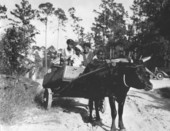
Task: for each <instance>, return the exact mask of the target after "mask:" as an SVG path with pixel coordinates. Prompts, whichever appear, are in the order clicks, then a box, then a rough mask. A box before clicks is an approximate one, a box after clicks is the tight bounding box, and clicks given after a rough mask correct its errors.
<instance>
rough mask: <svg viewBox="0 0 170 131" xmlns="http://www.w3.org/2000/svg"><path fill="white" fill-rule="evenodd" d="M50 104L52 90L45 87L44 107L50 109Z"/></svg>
mask: <svg viewBox="0 0 170 131" xmlns="http://www.w3.org/2000/svg"><path fill="white" fill-rule="evenodd" d="M51 105H52V91H51V89H50V88H46V89H45V91H44V107H45V109H47V110H48V109H50V108H51Z"/></svg>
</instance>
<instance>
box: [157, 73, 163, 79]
mask: <svg viewBox="0 0 170 131" xmlns="http://www.w3.org/2000/svg"><path fill="white" fill-rule="evenodd" d="M156 77H157V78H158V79H159V80H162V79H163V77H164V76H163V74H162V73H161V72H159V73H157V74H156Z"/></svg>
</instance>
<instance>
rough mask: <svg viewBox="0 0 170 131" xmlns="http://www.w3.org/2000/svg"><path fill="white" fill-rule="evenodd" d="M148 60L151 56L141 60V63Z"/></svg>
mask: <svg viewBox="0 0 170 131" xmlns="http://www.w3.org/2000/svg"><path fill="white" fill-rule="evenodd" d="M150 59H151V56H148V57H144V58H142V61H143V62H146V61H148V60H150Z"/></svg>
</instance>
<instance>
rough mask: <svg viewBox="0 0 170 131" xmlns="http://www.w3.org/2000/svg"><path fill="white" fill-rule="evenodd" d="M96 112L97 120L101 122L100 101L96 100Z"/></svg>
mask: <svg viewBox="0 0 170 131" xmlns="http://www.w3.org/2000/svg"><path fill="white" fill-rule="evenodd" d="M95 110H96V120H97V121H100V120H101V119H100V114H99V99H97V100H95Z"/></svg>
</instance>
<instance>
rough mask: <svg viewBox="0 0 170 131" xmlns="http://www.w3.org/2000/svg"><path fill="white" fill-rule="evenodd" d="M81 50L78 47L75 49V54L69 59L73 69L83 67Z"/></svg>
mask: <svg viewBox="0 0 170 131" xmlns="http://www.w3.org/2000/svg"><path fill="white" fill-rule="evenodd" d="M82 52H83V48H82V47H81V46H80V45H77V46H76V47H75V54H74V55H73V56H72V57H71V58H70V59H71V61H72V66H74V67H84V66H83V56H82V54H81V53H82Z"/></svg>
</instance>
